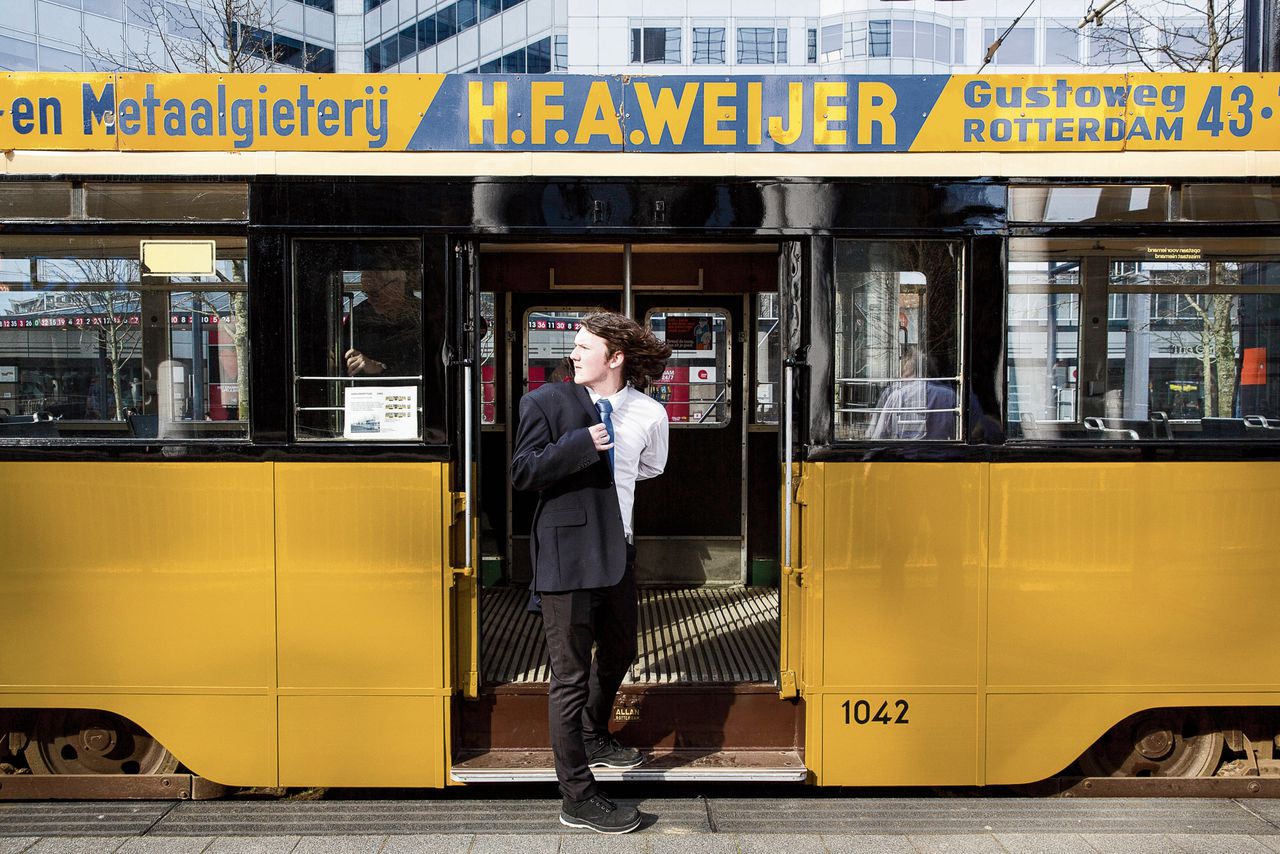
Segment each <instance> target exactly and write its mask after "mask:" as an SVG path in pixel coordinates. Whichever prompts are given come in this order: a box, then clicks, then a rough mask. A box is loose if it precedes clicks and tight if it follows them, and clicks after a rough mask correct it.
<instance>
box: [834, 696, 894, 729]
mask: <svg viewBox="0 0 1280 854" xmlns="http://www.w3.org/2000/svg"><path fill="white" fill-rule="evenodd" d="M840 708H841V709H843V710H844V722H845V723H846V724H856V725H858V726H862V725H864V724H886V725H888V724H909V723H911V721H910V720H908V719H907V710H908V709H909V706H908V704H907V701H906V700H894V701H892V705H890V701H889V700H884V701H882V702H881V703H880V705H879V707H876V706H875V705H874V704H873V703H872V702H871V701H870V700H845V701H844V702H843V703H841V704H840ZM873 709H874V710H875V711H874V713H873V712H872V710H873Z"/></svg>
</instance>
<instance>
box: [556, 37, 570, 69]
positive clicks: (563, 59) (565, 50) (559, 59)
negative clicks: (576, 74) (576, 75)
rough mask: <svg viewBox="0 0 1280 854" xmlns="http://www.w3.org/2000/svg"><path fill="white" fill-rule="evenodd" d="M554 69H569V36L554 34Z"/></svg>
mask: <svg viewBox="0 0 1280 854" xmlns="http://www.w3.org/2000/svg"><path fill="white" fill-rule="evenodd" d="M555 70H556V71H568V70H569V36H568V35H567V34H566V35H558V36H556V68H555Z"/></svg>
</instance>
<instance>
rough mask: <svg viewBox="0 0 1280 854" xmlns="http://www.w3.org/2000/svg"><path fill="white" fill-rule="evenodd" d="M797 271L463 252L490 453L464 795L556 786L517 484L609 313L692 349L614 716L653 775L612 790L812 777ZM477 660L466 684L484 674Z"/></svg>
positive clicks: (639, 502) (638, 531)
mask: <svg viewBox="0 0 1280 854" xmlns="http://www.w3.org/2000/svg"><path fill="white" fill-rule="evenodd" d="M784 247H787V253H788V254H787V255H786V256H785V257H791V258H792V259H793V260H792V261H791V262H789V263H788V262H785V257H784V254H783V250H784ZM800 257H801V254H800V249H799V246H795V247H791V246H790V245H789V244H782V243H780V242H779V241H777V240H776V239H775V240H761V239H756V240H742V239H738V240H724V239H720V240H715V241H712V240H699V239H691V238H683V239H681V240H679V241H676V240H665V241H660V240H652V239H650V240H646V241H639V240H630V241H628V240H625V239H621V240H620V239H617V238H614V239H610V240H598V239H597V240H589V239H577V240H566V239H563V238H556V237H554V236H546V237H543V238H541V239H538V240H531V239H529V238H527V237H526V238H522V239H513V238H507V237H495V238H492V239H485V240H484V241H482V242H479V243H478V244H477V245H476V246H475V249H474V253H473V254H472V255H471V256H470V260H469V261H468V259H467V258H466V257H465V253H464V255H460V256H459V264H458V268H459V270H461V269H462V268H463V267H464V265H467V264H468V263H469V264H470V267H469V270H470V272H469V277H464V278H462V279H459V280H458V283H459V287H469V288H471V291H470V292H469V293H467V294H466V295H465V296H466V298H467V300H468V306H469V308H468V311H470V312H471V313H472V316H473V317H475V321H474V322H473V325H472V326H471V327H468V325H467V324H468V319H467V318H466V317H462V318H460V324H461V325H460V326H459V329H458V334H459V336H462V337H466V335H467V334H468V330H469V331H470V334H471V335H472V337H471V338H469V339H468V340H467V342H466V346H467V347H468V348H470V349H468V352H469V353H470V354H471V358H472V359H473V360H476V364H475V366H474V369H473V370H472V371H471V379H470V380H469V382H470V383H471V385H470V386H469V388H470V390H471V407H470V408H469V409H467V410H465V411H466V412H467V414H468V420H469V423H470V425H471V429H472V431H473V432H472V436H471V438H472V439H473V440H475V443H474V445H470V447H477V448H478V450H477V452H476V453H477V456H476V459H478V461H479V463H478V467H477V468H475V469H473V471H474V472H475V473H474V476H473V480H472V484H471V487H470V490H471V492H470V494H471V495H472V496H473V501H474V502H475V504H474V505H473V511H472V517H471V519H472V522H471V524H472V525H473V526H474V527H473V528H472V536H473V538H474V537H478V540H479V545H478V553H473V558H474V560H475V562H476V563H475V568H476V569H477V570H478V572H477V573H476V575H474V576H462V577H460V578H459V579H458V585H459V586H458V592H459V599H458V605H457V607H458V608H459V609H462V608H463V607H464V606H465V607H467V608H468V610H467V611H466V614H467V615H469V614H471V613H474V612H472V611H470V610H469V608H470V604H471V602H470V601H467V602H463V599H462V594H463V592H464V591H465V592H466V593H467V595H478V597H479V623H478V629H479V649H478V652H479V658H478V664H479V671H478V675H479V686H478V691H477V696H476V698H475V699H474V700H467V699H463V698H462V696H465V694H466V691H465V689H464V690H462V691H459V692H455V698H456V699H455V702H454V705H453V714H454V719H453V725H452V727H451V738H452V744H451V750H452V755H451V759H452V761H451V764H450V771H449V777H450V780H451V781H453V782H461V783H474V782H532V781H550V780H553V779H554V777H555V775H554V769H553V763H552V757H551V754H550V750H549V745H550V740H549V735H548V731H547V705H548V700H547V695H548V688H549V679H550V673H549V668H548V665H547V658H546V652H545V638H544V636H543V629H542V625H541V621H540V618H539V617H538V616H537V615H536V614H535V613H531V612H530V611H529V609H528V605H529V599H530V597H529V579H530V572H531V567H530V565H529V557H528V554H529V531H530V527H531V524H532V519H533V510H534V507H535V504H536V500H537V496H536V495H535V494H533V493H526V492H517V491H513V490H512V488H511V485H510V482H509V481H510V479H509V477H508V472H509V470H510V464H511V455H512V452H513V445H514V438H515V434H516V431H517V429H518V421H519V410H520V401H521V399H522V398H523V396H524V395H525V394H528V393H530V392H532V391H535V390H536V389H537V388H538V387H539V386H541V385H543V384H545V383H550V382H572V381H573V374H572V368H571V366H570V364H571V363H570V364H566V363H567V361H568V360H567V358H566V357H568V356H569V354H570V353H571V351H572V346H573V338H574V336H575V334H576V332H577V328H578V322H579V320H580V319H581V318H582V317H583V316H585V315H586V314H588V313H591V312H593V311H596V310H600V309H605V310H610V311H619V312H623V313H626V314H628V315H630V316H631V317H633V318H634V319H635V320H637V321H638V322H640V323H642V324H646V325H648V326H650V327H651V328H652V329H653V330H654V332H655V334H657V335H658V336H659V337H660V338H664V337H665V339H666V340H667V342H668V343H669V344H672V347H673V350H674V351H675V352H674V353H673V356H672V359H671V360H669V362H668V365H667V369H666V372H665V373H664V375H663V377H661V378H660V379H659V380H658V381H657V382H656V383H654V384H652V385H650V387H649V388H648V389H646V393H648V394H650V396H651V397H654V398H655V399H657V400H658V401H659V402H660V403H662V404H663V406H664V408H665V409H666V412H667V414H668V423H669V426H670V439H669V454H668V458H667V464H666V470H665V472H664V473H663V474H662V475H661V476H659V477H657V478H654V479H652V480H646V481H641V482H640V483H638V484H637V487H636V506H635V515H634V517H633V524H634V537H635V543H636V546H637V549H638V551H639V556H638V559H637V563H636V579H637V586H638V588H639V592H638V598H639V614H640V620H639V623H640V625H639V626H638V627H637V628H638V632H637V634H638V637H637V646H638V655H637V660H636V662H635V663H634V664H633V666H632V668H631V671H630V672H629V673H628V675H627V676H626V678H625V679H624V682H623V686H622V689H621V692H620V694H619V696H618V700H617V702H616V703H615V706H614V716H613V729H614V731H615V733H616V735H617V736H618V737H619V739H620V740H622V741H624V742H625V743H628V744H631V745H634V746H636V747H638V748H640V749H641V750H642V751H644V752H645V753H646V754H647V756H648V757H649V761H647V762H646V763H645V764H644V765H642V766H640V767H639V768H635V769H627V770H612V769H600V770H599V772H598V774H597V776H598V777H599V778H600V779H602V780H605V779H619V778H621V779H625V780H668V781H674V780H712V779H714V780H723V781H771V782H799V781H803V780H804V779H805V776H806V769H805V766H804V761H803V759H802V758H801V754H800V750H801V746H802V736H803V727H804V709H803V705H802V704H801V703H799V702H797V701H794V700H791V699H788V700H780V699H779V696H778V689H779V678H778V674H779V666H778V665H779V645H780V638H779V627H780V621H779V592H780V591H779V587H780V580H779V577H780V571H779V567H780V564H781V557H780V555H781V552H780V549H779V540H780V536H781V522H780V512H781V511H780V502H779V498H778V496H779V494H780V492H781V489H782V487H781V483H782V472H781V469H780V466H779V452H778V448H779V435H780V433H781V431H782V422H781V415H780V413H781V401H782V393H781V376H782V371H781V356H782V350H781V347H780V341H781V336H780V331H779V330H780V328H781V321H780V314H779V305H780V304H781V303H782V298H781V296H782V295H781V292H780V288H781V287H782V281H783V280H784V279H785V278H786V275H792V274H794V275H796V276H798V275H799V270H800V267H799V266H798V264H799V261H798V259H799V258H800ZM780 270H782V271H790V272H787V273H786V275H780V273H779V271H780ZM791 302H792V303H795V302H796V300H794V299H793V300H791ZM477 343H478V345H479V352H478V353H477V352H476V351H475V349H474V348H475V346H476V344H477ZM459 411H460V412H462V411H463V410H462V409H459ZM463 441H464V443H465V437H464V438H463ZM474 542H475V540H474V539H473V543H474ZM467 619H469V617H468V616H460V617H459V620H458V627H459V634H458V641H459V643H460V644H461V643H464V642H465V640H464V638H463V637H462V635H461V627H462V626H463V624H464V623H465V622H466V620H467ZM461 652H462V650H459V653H460V656H459V658H458V666H457V668H456V669H457V672H458V673H459V675H460V677H461V674H463V673H467V674H469V673H471V672H473V671H472V668H473V667H474V662H475V661H476V659H474V658H472V659H468V660H466V661H465V662H464V661H463V660H462V658H461ZM468 654H470V650H468ZM459 687H462V683H461V682H460V683H459Z"/></svg>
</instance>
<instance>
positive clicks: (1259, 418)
mask: <svg viewBox="0 0 1280 854" xmlns="http://www.w3.org/2000/svg"><path fill="white" fill-rule="evenodd" d="M1244 429H1245V433H1264V432H1265V433H1271V432H1272V431H1280V419H1275V418H1267V417H1266V416H1264V415H1246V416H1245V417H1244Z"/></svg>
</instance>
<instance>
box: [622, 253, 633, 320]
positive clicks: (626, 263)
mask: <svg viewBox="0 0 1280 854" xmlns="http://www.w3.org/2000/svg"><path fill="white" fill-rule="evenodd" d="M622 313H623V314H625V315H626V316H627V317H631V315H632V305H631V244H630V243H624V244H622ZM632 319H633V320H634V319H635V318H632Z"/></svg>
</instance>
